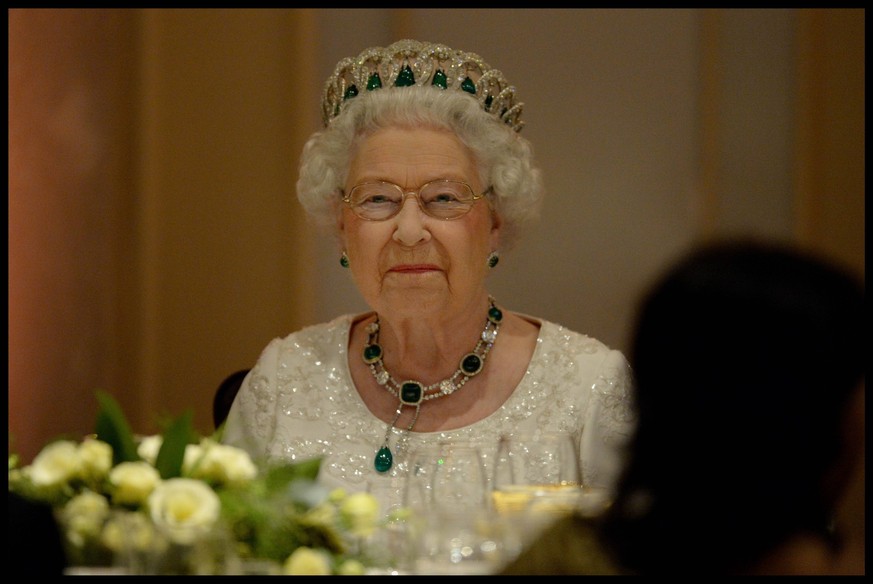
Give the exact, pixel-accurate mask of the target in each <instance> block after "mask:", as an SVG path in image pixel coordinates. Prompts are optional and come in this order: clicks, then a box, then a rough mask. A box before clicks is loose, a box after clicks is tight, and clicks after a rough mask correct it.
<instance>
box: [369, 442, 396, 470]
mask: <svg viewBox="0 0 873 584" xmlns="http://www.w3.org/2000/svg"><path fill="white" fill-rule="evenodd" d="M392 464H394V456H393V455H392V454H391V450H390V449H389V448H388V446H387V445H386V446H383V447H382V448H380V449H379V452H377V453H376V459H375V460H374V461H373V466H375V467H376V470H377V471H379V472H387V471H388V470H389V469H390V468H391V465H392Z"/></svg>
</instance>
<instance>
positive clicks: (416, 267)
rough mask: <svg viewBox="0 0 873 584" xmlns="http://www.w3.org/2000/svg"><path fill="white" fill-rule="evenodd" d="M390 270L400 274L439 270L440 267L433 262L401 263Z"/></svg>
mask: <svg viewBox="0 0 873 584" xmlns="http://www.w3.org/2000/svg"><path fill="white" fill-rule="evenodd" d="M388 271H389V272H396V273H400V274H424V273H426V272H434V271H439V267H438V266H435V265H433V264H400V265H397V266H392V267H391V269H390V270H388Z"/></svg>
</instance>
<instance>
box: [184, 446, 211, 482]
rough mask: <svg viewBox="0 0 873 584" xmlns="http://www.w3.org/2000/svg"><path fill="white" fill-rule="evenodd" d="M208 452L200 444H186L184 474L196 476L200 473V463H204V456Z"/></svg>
mask: <svg viewBox="0 0 873 584" xmlns="http://www.w3.org/2000/svg"><path fill="white" fill-rule="evenodd" d="M205 455H206V452H205V451H204V450H203V447H202V446H201V445H200V444H188V445H187V446H185V455H184V457H183V458H182V474H184V475H185V476H186V477H191V478H193V477H196V476H198V475H199V468H200V465H201V464H203V457H204V456H205Z"/></svg>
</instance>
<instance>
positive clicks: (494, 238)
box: [491, 210, 503, 249]
mask: <svg viewBox="0 0 873 584" xmlns="http://www.w3.org/2000/svg"><path fill="white" fill-rule="evenodd" d="M502 228H503V218H502V217H501V216H500V215H499V214H498V213H497V212H496V211H493V210H492V211H491V249H500V230H501V229H502Z"/></svg>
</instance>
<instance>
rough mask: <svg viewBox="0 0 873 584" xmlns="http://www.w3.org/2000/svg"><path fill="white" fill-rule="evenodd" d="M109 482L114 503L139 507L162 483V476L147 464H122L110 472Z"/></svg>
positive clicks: (140, 462) (141, 462) (139, 462)
mask: <svg viewBox="0 0 873 584" xmlns="http://www.w3.org/2000/svg"><path fill="white" fill-rule="evenodd" d="M109 482H110V483H112V486H113V487H114V488H113V490H112V501H113V502H114V503H117V504H119V505H136V506H139V505H142V504H143V503H145V501H146V499H147V498H148V496H149V495H150V494H151V493H152V491H154V490H155V488H156V487H157V486H158V484H159V483H160V482H161V475H160V473H158V471H157V469H156V468H155V467H153V466H151V465H150V464H149V463H147V462H143V461H137V462H122V463H120V464H118V466H116V467H115V468H113V469H112V470H111V471H110V472H109Z"/></svg>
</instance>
